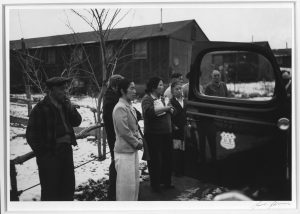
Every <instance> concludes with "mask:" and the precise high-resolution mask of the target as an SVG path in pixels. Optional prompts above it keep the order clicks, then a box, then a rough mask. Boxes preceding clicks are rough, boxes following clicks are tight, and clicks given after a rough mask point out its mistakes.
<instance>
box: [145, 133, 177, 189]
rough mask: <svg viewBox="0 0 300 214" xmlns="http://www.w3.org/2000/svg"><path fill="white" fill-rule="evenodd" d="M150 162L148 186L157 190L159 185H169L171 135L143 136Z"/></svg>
mask: <svg viewBox="0 0 300 214" xmlns="http://www.w3.org/2000/svg"><path fill="white" fill-rule="evenodd" d="M145 138H146V141H147V142H148V147H149V154H150V160H149V161H148V167H149V174H150V184H151V187H152V188H153V189H159V188H160V184H164V185H166V186H169V185H171V177H172V150H173V147H172V146H173V145H172V135H171V134H147V133H146V134H145Z"/></svg>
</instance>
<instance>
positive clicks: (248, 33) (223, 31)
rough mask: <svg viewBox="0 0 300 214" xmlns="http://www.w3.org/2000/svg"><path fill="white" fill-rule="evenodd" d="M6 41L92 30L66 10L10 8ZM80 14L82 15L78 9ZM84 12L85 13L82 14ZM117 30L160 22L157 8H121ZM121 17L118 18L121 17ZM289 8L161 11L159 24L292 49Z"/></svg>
mask: <svg viewBox="0 0 300 214" xmlns="http://www.w3.org/2000/svg"><path fill="white" fill-rule="evenodd" d="M9 12H10V13H9V16H8V17H9V22H8V23H9V40H16V39H20V38H22V37H23V38H25V39H26V38H34V37H42V36H51V35H59V34H66V33H72V31H71V30H70V28H68V27H67V23H68V20H69V22H70V24H71V26H72V28H74V29H75V31H76V32H83V31H90V30H92V29H91V28H90V27H89V26H88V25H87V24H86V23H84V22H83V21H82V20H81V19H80V18H79V17H78V16H77V15H75V14H74V13H72V12H71V11H70V10H69V9H67V8H65V9H24V8H20V9H10V10H9ZM81 12H83V11H82V10H81ZM83 13H84V12H83ZM125 13H127V15H126V16H125V18H124V19H123V20H122V21H120V22H119V24H118V25H117V27H128V26H137V25H145V24H155V23H160V20H161V10H160V8H131V9H128V8H123V9H122V14H125ZM122 14H121V15H120V17H121V16H122ZM292 18H293V13H292V9H291V8H287V7H281V8H252V7H247V8H163V9H162V21H163V22H172V21H180V20H189V19H195V20H196V22H197V23H198V25H199V26H200V28H201V29H202V30H203V31H204V33H205V34H206V36H207V37H208V38H209V40H211V41H236V42H251V40H252V36H253V40H254V41H268V42H269V43H270V46H271V48H285V47H286V42H287V44H288V47H291V46H292Z"/></svg>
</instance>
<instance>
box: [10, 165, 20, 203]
mask: <svg viewBox="0 0 300 214" xmlns="http://www.w3.org/2000/svg"><path fill="white" fill-rule="evenodd" d="M10 185H11V190H10V200H11V201H19V195H18V186H17V171H16V166H15V162H14V161H13V160H11V161H10Z"/></svg>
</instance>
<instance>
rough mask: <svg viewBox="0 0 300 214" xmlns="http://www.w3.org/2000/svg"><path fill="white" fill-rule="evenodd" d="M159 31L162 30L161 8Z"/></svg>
mask: <svg viewBox="0 0 300 214" xmlns="http://www.w3.org/2000/svg"><path fill="white" fill-rule="evenodd" d="M159 30H160V31H163V24H162V8H160V27H159Z"/></svg>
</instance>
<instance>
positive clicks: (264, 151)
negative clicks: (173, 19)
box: [185, 42, 292, 200]
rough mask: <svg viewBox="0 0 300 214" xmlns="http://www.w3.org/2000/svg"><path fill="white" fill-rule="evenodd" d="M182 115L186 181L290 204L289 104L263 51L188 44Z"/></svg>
mask: <svg viewBox="0 0 300 214" xmlns="http://www.w3.org/2000/svg"><path fill="white" fill-rule="evenodd" d="M218 78H219V79H218ZM186 115H187V125H186V135H185V138H186V158H185V166H186V174H187V175H190V176H194V177H197V178H201V179H207V180H208V181H210V182H215V183H217V184H219V185H225V186H226V187H231V188H232V189H237V188H248V189H249V188H252V189H256V190H258V191H260V193H261V197H262V199H267V200H290V199H291V120H292V118H291V97H290V96H288V95H287V92H286V89H285V85H284V80H283V78H282V75H281V71H280V69H279V66H278V65H277V62H276V59H275V57H274V55H273V53H272V51H271V49H270V48H269V47H264V46H260V45H257V44H252V43H232V42H197V43H195V44H194V45H193V47H192V65H191V71H190V83H189V94H188V99H187V100H186Z"/></svg>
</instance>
